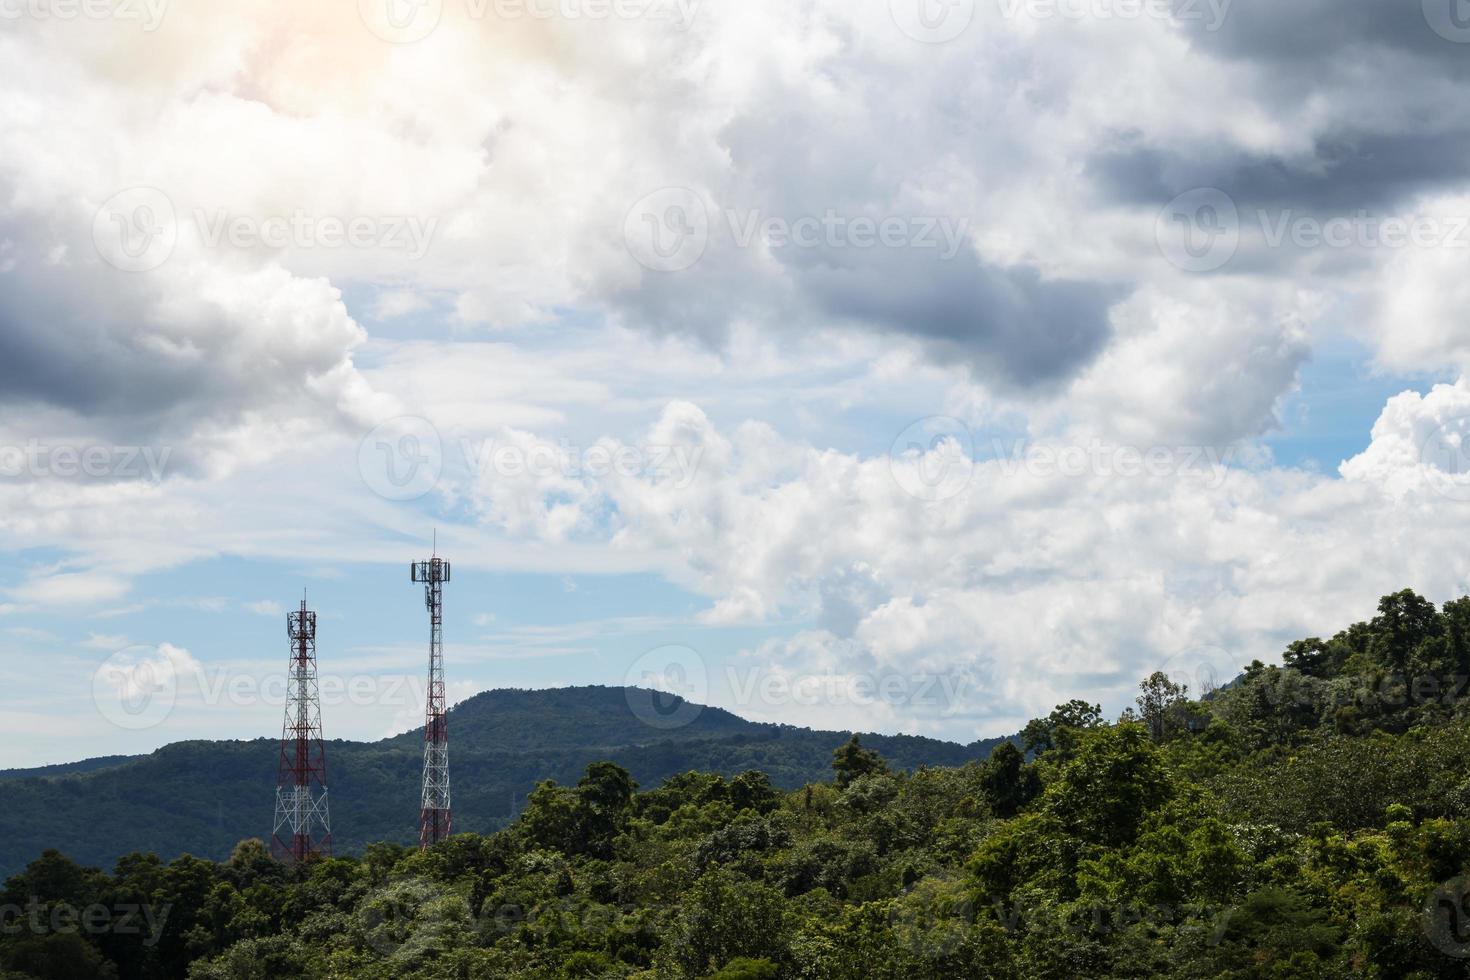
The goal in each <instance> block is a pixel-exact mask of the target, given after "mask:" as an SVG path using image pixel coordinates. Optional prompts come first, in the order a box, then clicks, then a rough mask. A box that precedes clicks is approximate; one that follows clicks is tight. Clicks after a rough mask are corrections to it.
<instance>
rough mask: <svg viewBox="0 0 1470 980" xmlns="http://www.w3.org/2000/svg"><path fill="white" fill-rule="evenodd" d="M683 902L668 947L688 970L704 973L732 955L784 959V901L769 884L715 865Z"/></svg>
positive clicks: (788, 927) (785, 931)
mask: <svg viewBox="0 0 1470 980" xmlns="http://www.w3.org/2000/svg"><path fill="white" fill-rule="evenodd" d="M682 904H683V906H684V913H683V915H682V916H680V918H679V922H678V925H677V927H676V930H675V936H674V940H673V945H672V951H673V956H674V960H675V962H677V963H678V965H679V966H680V967H681V968H682V969H683V970H684V973H685V975H686V976H694V977H698V976H704V975H705V974H707V973H709V972H711V971H713V970H717V969H719V968H720V967H721V966H723V965H726V964H728V963H730V961H731V960H734V959H735V958H736V957H749V958H752V959H768V960H771V961H773V962H777V963H779V962H782V961H784V960H786V959H787V942H788V933H789V931H790V926H789V923H788V921H787V918H786V902H785V900H784V899H783V898H782V897H781V896H780V894H778V893H777V892H776V891H774V890H773V889H771V888H768V887H767V886H765V885H762V884H759V883H757V882H753V881H750V880H748V879H746V878H745V877H743V876H741V875H738V874H735V873H733V872H730V871H725V870H723V869H720V868H714V869H711V870H710V871H707V872H705V873H704V874H703V875H701V876H700V878H699V880H698V881H697V882H695V884H694V887H693V888H691V889H690V891H689V894H688V896H687V898H686V899H685V900H684V901H683V902H682Z"/></svg>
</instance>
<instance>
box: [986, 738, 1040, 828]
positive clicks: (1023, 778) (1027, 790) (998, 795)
mask: <svg viewBox="0 0 1470 980" xmlns="http://www.w3.org/2000/svg"><path fill="white" fill-rule="evenodd" d="M980 785H981V786H982V787H983V788H984V790H985V795H986V796H987V797H989V799H990V808H991V810H993V811H994V812H995V815H996V816H997V817H1004V818H1010V817H1014V816H1015V815H1016V813H1017V812H1019V811H1020V809H1021V808H1022V807H1023V806H1025V805H1026V804H1027V803H1030V802H1031V800H1032V799H1034V798H1035V797H1036V794H1037V793H1038V792H1040V790H1041V782H1040V780H1039V779H1038V778H1037V776H1036V770H1034V769H1032V768H1031V767H1029V766H1027V765H1026V758H1025V756H1023V755H1022V754H1021V750H1020V749H1018V748H1016V746H1015V745H1013V744H1012V743H1010V742H1002V743H1000V744H999V745H997V746H996V747H995V751H993V752H991V753H990V759H989V761H987V762H986V763H985V767H984V768H983V769H982V770H981V772H980Z"/></svg>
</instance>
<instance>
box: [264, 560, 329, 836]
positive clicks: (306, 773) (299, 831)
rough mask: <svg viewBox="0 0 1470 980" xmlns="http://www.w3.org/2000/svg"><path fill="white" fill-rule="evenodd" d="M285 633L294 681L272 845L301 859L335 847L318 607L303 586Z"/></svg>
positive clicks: (289, 695)
mask: <svg viewBox="0 0 1470 980" xmlns="http://www.w3.org/2000/svg"><path fill="white" fill-rule="evenodd" d="M286 635H287V636H289V637H290V638H291V661H290V685H289V688H288V692H287V695H286V717H285V721H284V722H283V723H282V726H281V758H280V765H279V766H278V772H277V777H276V820H275V827H274V828H273V830H272V831H271V850H272V851H273V852H274V853H275V855H276V857H278V858H279V859H281V860H283V861H289V862H291V863H293V864H299V863H300V862H302V861H305V860H307V859H308V858H310V857H312V856H314V855H318V856H319V855H327V856H330V855H331V853H332V821H331V817H330V815H329V813H328V810H327V750H326V747H325V746H324V745H323V743H322V702H321V694H320V691H319V689H318V687H317V674H316V613H315V612H313V611H311V610H310V609H307V608H306V590H305V589H302V590H301V608H300V609H298V610H296V611H294V612H290V613H287V614H286Z"/></svg>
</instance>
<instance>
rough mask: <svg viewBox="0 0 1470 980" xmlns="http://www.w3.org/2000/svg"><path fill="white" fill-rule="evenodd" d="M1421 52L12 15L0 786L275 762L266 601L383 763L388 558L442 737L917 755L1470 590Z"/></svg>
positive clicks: (1083, 29)
mask: <svg viewBox="0 0 1470 980" xmlns="http://www.w3.org/2000/svg"><path fill="white" fill-rule="evenodd" d="M1438 2H1439V0H1434V2H1430V3H1427V4H1418V5H1415V4H1408V5H1398V6H1395V5H1385V4H1382V3H1379V2H1371V0H1352V2H1347V3H1344V2H1343V0H1332V2H1330V3H1329V0H1298V2H1295V3H1293V4H1290V5H1282V4H1269V3H1265V2H1246V0H1239V2H1237V3H1234V4H1228V5H1216V6H1218V7H1220V9H1218V10H1216V9H1214V8H1213V7H1212V8H1211V11H1210V13H1211V16H1209V17H1199V16H1193V15H1191V14H1190V13H1189V12H1188V11H1185V10H1182V9H1178V8H1170V9H1169V10H1168V11H1162V10H1161V9H1159V8H1149V9H1147V10H1144V9H1140V10H1139V11H1137V12H1136V13H1137V15H1136V16H1130V17H1104V16H1099V15H1097V11H1096V9H1095V7H1096V5H1094V7H1093V8H1088V7H1087V6H1086V5H1081V6H1078V5H1070V6H1068V5H1064V6H1065V7H1066V9H1061V8H1052V7H1048V6H1047V5H1028V4H1001V5H990V4H970V3H958V4H950V5H945V6H944V7H943V8H942V9H940V8H933V7H929V6H927V0H888V2H886V3H880V4H840V3H836V2H824V0H813V2H800V3H792V2H789V0H747V2H744V3H741V4H739V5H734V4H724V5H721V4H712V3H694V4H691V5H690V6H689V7H688V8H687V12H688V13H689V17H688V18H687V19H679V20H677V21H674V22H670V21H668V20H665V19H658V18H649V17H645V16H632V15H629V16H625V15H624V14H626V13H627V12H628V8H619V9H620V10H622V11H623V13H619V14H617V15H616V16H609V17H608V18H606V19H603V20H598V21H596V22H593V21H590V20H588V19H586V18H558V17H550V18H510V19H502V20H500V21H497V22H495V23H493V24H491V23H486V22H484V21H483V20H482V19H480V18H478V17H477V16H476V15H475V13H474V12H473V11H471V10H469V9H467V8H462V7H461V6H458V5H453V4H450V5H445V8H444V11H443V12H442V16H438V17H435V18H432V19H431V20H429V21H421V20H419V19H418V15H417V14H416V15H415V18H413V22H412V23H410V24H408V25H407V27H405V26H404V25H402V24H400V25H398V26H396V27H395V26H394V25H391V24H386V23H382V22H379V21H377V20H374V19H373V18H371V17H364V16H362V15H361V14H360V12H359V11H358V10H354V9H352V7H351V5H348V6H346V7H340V8H339V7H331V8H330V9H328V8H321V9H316V8H313V9H312V10H310V11H308V12H303V10H302V8H301V7H300V5H299V4H290V3H287V2H286V0H266V2H263V3H258V4H252V5H251V7H250V9H249V10H243V11H242V10H240V9H238V7H235V6H231V5H229V4H225V3H223V2H214V0H204V2H200V3H193V4H188V5H166V6H165V8H164V9H162V10H161V11H160V13H161V14H162V16H161V18H160V19H158V20H157V21H156V22H154V21H152V20H150V21H148V22H146V23H132V22H129V21H128V19H127V18H122V17H119V16H115V15H109V17H107V18H101V19H91V18H89V17H84V18H81V19H79V20H76V21H69V22H61V21H51V20H48V19H47V18H46V17H45V16H43V14H44V11H41V12H35V11H33V12H31V13H29V14H27V16H26V17H25V18H24V19H22V20H19V21H17V22H15V23H14V24H13V25H12V26H13V27H14V30H8V31H7V32H5V34H4V36H3V37H0V86H4V90H5V91H6V92H7V93H11V97H10V98H8V99H6V100H3V101H0V190H3V193H0V201H3V202H4V203H3V204H0V553H3V556H4V558H5V559H6V560H5V561H4V562H0V676H3V677H4V679H5V680H6V685H5V688H4V691H3V693H0V705H3V707H4V711H3V714H0V734H3V735H4V738H3V739H0V766H27V765H37V764H43V763H53V762H61V761H66V760H70V759H77V758H83V757H87V756H95V755H101V754H107V753H110V752H119V751H127V752H134V751H148V750H151V749H153V748H156V747H157V746H159V745H162V744H164V743H167V742H169V741H173V740H177V739H185V738H245V737H254V736H258V735H272V734H273V733H274V732H275V731H277V730H278V728H279V724H280V721H279V715H280V712H281V704H280V698H279V697H278V696H277V693H276V692H275V687H277V686H278V682H279V681H280V674H281V671H282V670H283V667H284V659H283V658H284V655H285V652H286V651H285V649H284V647H285V642H284V641H285V637H284V631H283V623H282V618H283V616H284V615H285V611H286V609H287V608H288V607H290V606H291V604H292V603H294V602H296V601H298V596H299V595H300V594H301V591H302V589H303V588H304V589H305V590H306V591H307V594H308V597H309V600H310V602H311V604H312V605H313V606H314V607H315V608H317V609H318V611H319V612H320V614H321V620H320V623H321V635H320V655H321V664H322V671H323V681H324V683H326V682H331V683H332V684H333V685H336V686H337V687H339V688H340V689H341V694H340V696H334V698H333V699H332V700H330V701H329V703H328V704H327V705H326V712H325V714H326V722H327V728H328V732H329V733H330V734H333V735H338V736H343V737H353V738H379V737H383V736H385V735H388V734H390V733H393V732H396V731H402V730H406V729H407V728H409V727H412V726H413V725H414V724H416V722H417V719H418V717H419V715H420V713H421V710H422V690H421V684H422V678H421V670H422V666H423V662H424V658H425V649H424V648H425V640H426V637H425V632H426V624H425V617H424V613H423V608H422V604H421V601H420V597H419V594H418V592H417V590H416V589H415V587H414V586H413V585H412V584H411V583H410V582H409V581H408V579H407V565H408V563H409V562H410V561H413V560H415V559H421V558H423V557H425V556H426V554H427V551H428V548H429V547H430V545H429V540H430V537H431V535H432V534H433V533H434V531H435V529H437V532H438V540H439V543H440V550H441V553H442V554H444V555H445V556H446V557H448V558H450V559H451V560H452V561H453V562H454V567H455V569H456V574H455V580H454V581H453V583H452V584H451V585H450V587H449V589H448V590H447V595H446V616H447V620H446V641H447V656H448V672H449V680H450V693H451V697H452V698H454V699H462V698H464V697H468V696H470V695H472V694H473V693H475V692H477V691H481V690H485V689H489V688H494V687H502V686H546V685H561V684H583V683H603V684H621V683H625V682H637V683H645V684H649V685H653V686H659V687H663V688H665V689H669V690H675V691H678V692H679V693H682V694H685V695H686V696H690V697H693V698H695V699H696V700H706V701H708V702H710V703H714V704H718V705H720V706H722V707H726V708H729V709H731V710H734V711H737V712H738V713H740V714H743V715H745V716H747V717H751V718H756V719H760V720H769V721H784V722H791V723H796V724H806V725H812V726H815V727H823V728H832V729H862V730H876V731H883V732H913V733H919V734H927V735H934V736H938V737H943V738H949V739H955V740H960V741H970V740H973V739H975V738H980V737H989V736H995V735H1000V734H1005V733H1008V732H1013V731H1015V730H1017V729H1018V728H1019V727H1021V726H1022V725H1023V724H1024V723H1025V721H1026V720H1027V719H1029V718H1031V717H1035V716H1038V715H1042V714H1045V713H1046V712H1047V711H1049V710H1050V709H1051V707H1053V706H1054V705H1056V704H1057V703H1059V702H1061V701H1065V700H1067V699H1070V698H1072V697H1077V696H1084V697H1089V698H1091V699H1093V700H1095V701H1097V702H1099V703H1100V704H1102V705H1103V707H1104V710H1105V711H1107V712H1108V713H1110V714H1112V713H1116V712H1118V711H1120V710H1122V709H1123V708H1124V707H1126V706H1127V705H1128V704H1129V703H1130V702H1131V700H1132V698H1133V695H1134V693H1135V692H1136V685H1137V682H1138V680H1139V679H1140V678H1142V677H1143V676H1146V675H1147V674H1149V673H1150V672H1152V671H1155V670H1165V671H1166V672H1169V673H1170V674H1171V675H1177V678H1176V679H1178V680H1180V681H1181V682H1185V683H1189V684H1191V686H1192V688H1193V689H1196V690H1197V689H1198V688H1199V687H1200V686H1203V685H1208V684H1209V683H1211V682H1212V680H1213V679H1215V678H1217V677H1218V675H1219V674H1220V673H1222V672H1228V671H1229V670H1232V669H1234V667H1235V666H1238V665H1240V664H1243V663H1246V662H1248V661H1250V660H1251V659H1255V658H1258V657H1259V658H1263V659H1271V658H1273V657H1275V656H1277V655H1278V654H1279V651H1280V650H1281V649H1282V648H1283V647H1284V646H1285V644H1286V643H1287V642H1289V641H1290V640H1292V639H1295V638H1298V637H1301V636H1305V635H1311V634H1320V633H1325V632H1330V631H1332V630H1335V629H1338V628H1340V627H1342V626H1343V625H1346V623H1348V622H1350V621H1352V620H1354V619H1358V618H1364V617H1367V616H1370V615H1371V614H1372V611H1373V609H1374V604H1375V602H1376V599H1377V598H1378V597H1379V596H1380V595H1382V594H1384V593H1387V592H1390V591H1394V590H1397V589H1400V588H1404V587H1413V588H1416V589H1419V590H1420V591H1422V592H1423V593H1424V594H1425V595H1427V596H1428V597H1429V598H1431V599H1433V600H1434V601H1436V602H1440V601H1444V600H1446V599H1449V598H1452V597H1455V596H1458V595H1461V594H1463V593H1465V592H1466V591H1470V553H1462V551H1463V549H1459V548H1456V547H1455V543H1456V542H1457V541H1458V540H1461V538H1462V537H1463V535H1465V534H1467V533H1470V509H1467V508H1470V381H1467V380H1466V375H1465V371H1466V366H1467V363H1470V334H1467V332H1466V330H1465V320H1464V314H1463V311H1464V309H1465V308H1466V306H1467V303H1470V280H1467V278H1466V277H1465V275H1464V268H1465V256H1466V254H1467V249H1470V170H1467V165H1466V163H1465V160H1466V155H1465V153H1464V148H1465V146H1466V139H1467V133H1466V125H1465V122H1464V119H1463V118H1462V116H1463V113H1461V112H1460V111H1459V110H1458V107H1459V106H1460V105H1462V104H1463V97H1464V96H1465V95H1467V94H1470V92H1467V91H1466V89H1470V75H1467V73H1466V70H1465V64H1466V62H1465V57H1464V55H1465V52H1466V48H1465V45H1466V44H1467V43H1470V36H1465V32H1463V31H1460V30H1459V29H1458V28H1457V27H1455V26H1454V25H1455V22H1454V21H1453V19H1451V18H1449V17H1448V13H1449V10H1448V7H1447V6H1446V7H1444V8H1443V9H1441V8H1439V7H1436V3H1438ZM1450 2H1451V0H1443V3H1444V4H1449V3H1450ZM921 5H924V6H922V7H921ZM433 6H435V5H422V10H428V9H429V8H431V7H433ZM1144 6H1145V7H1147V5H1144ZM1042 8H1045V9H1042ZM37 9H38V11H39V8H37ZM420 9H421V8H419V7H416V8H415V10H420ZM1048 11H1050V12H1049V13H1048ZM936 12H937V14H938V15H939V19H938V20H937V21H936V20H935V19H934V18H933V17H928V16H924V17H921V16H920V14H921V13H922V14H934V13H936ZM632 13H633V14H638V13H639V11H638V10H633V11H632ZM1165 14H1167V16H1165ZM491 16H499V15H498V14H493V13H492V14H491ZM1323 22H1330V23H1331V24H1332V25H1333V29H1332V30H1315V29H1311V27H1312V25H1319V24H1320V23H1323ZM1284 37H1290V38H1293V39H1296V40H1297V41H1299V42H1300V43H1294V44H1292V45H1285V46H1284V45H1283V44H1282V43H1281V39H1282V38H1284ZM1288 49H1289V50H1288ZM650 66H657V68H658V73H657V76H656V78H657V80H656V81H651V80H650V79H651V78H654V76H653V75H651V74H650ZM1206 110H1207V111H1206ZM793 134H800V135H799V137H794V136H793ZM58 161H66V163H67V165H66V166H61V165H59V163H58ZM400 478H401V479H400ZM415 685H419V686H415Z"/></svg>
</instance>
